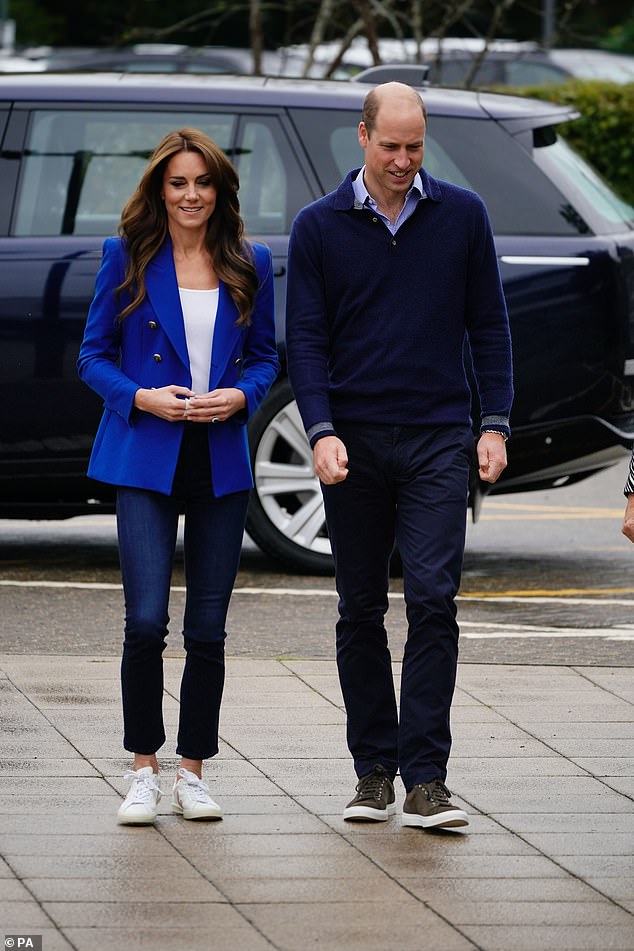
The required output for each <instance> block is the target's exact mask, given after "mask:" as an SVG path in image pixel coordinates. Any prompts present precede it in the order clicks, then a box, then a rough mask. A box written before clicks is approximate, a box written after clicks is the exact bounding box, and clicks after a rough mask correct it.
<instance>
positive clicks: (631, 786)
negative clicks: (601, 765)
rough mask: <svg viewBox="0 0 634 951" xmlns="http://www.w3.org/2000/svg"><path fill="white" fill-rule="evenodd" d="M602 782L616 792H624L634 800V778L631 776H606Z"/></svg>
mask: <svg viewBox="0 0 634 951" xmlns="http://www.w3.org/2000/svg"><path fill="white" fill-rule="evenodd" d="M602 782H604V783H605V785H606V786H608V787H609V788H610V789H614V790H615V792H619V793H622V794H623V795H624V796H627V797H628V798H629V799H630V800H632V801H633V802H634V778H633V777H631V776H609V777H608V776H604V777H603V778H602Z"/></svg>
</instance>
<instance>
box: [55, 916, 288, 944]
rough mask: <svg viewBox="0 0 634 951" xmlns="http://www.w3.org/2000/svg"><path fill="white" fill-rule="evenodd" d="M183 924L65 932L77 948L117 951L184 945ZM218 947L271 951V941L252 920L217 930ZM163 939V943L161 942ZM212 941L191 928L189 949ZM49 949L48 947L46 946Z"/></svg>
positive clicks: (208, 936) (204, 934)
mask: <svg viewBox="0 0 634 951" xmlns="http://www.w3.org/2000/svg"><path fill="white" fill-rule="evenodd" d="M183 930H184V929H183V925H182V924H180V925H176V926H174V927H171V928H165V927H164V928H161V929H160V931H157V930H156V929H154V928H147V929H146V930H145V931H140V932H137V931H134V930H133V929H131V928H130V927H129V926H122V927H121V928H100V929H99V930H98V931H96V930H95V929H94V928H67V929H66V930H65V934H67V936H68V940H69V941H72V944H73V947H74V948H75V949H76V951H113V948H120V947H123V946H125V948H126V951H157V948H158V947H163V948H180V947H182V946H183V940H184V939H183ZM213 941H214V944H215V948H217V949H218V951H220V948H231V951H271V944H270V942H269V941H267V939H266V938H264V937H263V936H262V935H260V934H258V932H257V930H256V929H255V928H253V927H251V926H250V925H249V924H248V923H243V922H241V923H240V924H238V925H236V926H235V927H232V928H225V930H224V931H222V932H221V933H217V932H214V938H213ZM159 942H160V944H159ZM214 944H210V933H209V929H208V928H202V929H196V928H189V927H188V928H187V933H186V947H187V951H210V948H211V949H213V951H215V948H214ZM46 951H48V948H47V949H46Z"/></svg>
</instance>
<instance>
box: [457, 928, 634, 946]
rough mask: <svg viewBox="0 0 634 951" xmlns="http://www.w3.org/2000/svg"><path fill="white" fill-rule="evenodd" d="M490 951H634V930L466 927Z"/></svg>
mask: <svg viewBox="0 0 634 951" xmlns="http://www.w3.org/2000/svg"><path fill="white" fill-rule="evenodd" d="M462 927H463V929H464V932H465V934H466V935H468V937H470V938H471V939H472V940H473V941H474V942H475V943H476V944H477V945H478V946H479V947H486V948H487V951H509V948H513V951H541V949H544V951H546V949H552V948H557V951H597V949H599V948H600V949H601V951H631V948H632V930H631V928H628V926H624V925H596V926H592V925H513V926H509V925H490V924H487V925H463V926H462Z"/></svg>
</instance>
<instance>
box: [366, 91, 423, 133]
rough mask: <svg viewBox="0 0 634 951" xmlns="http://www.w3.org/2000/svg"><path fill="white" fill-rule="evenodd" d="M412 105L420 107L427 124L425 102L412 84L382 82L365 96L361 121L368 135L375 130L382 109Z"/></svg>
mask: <svg viewBox="0 0 634 951" xmlns="http://www.w3.org/2000/svg"><path fill="white" fill-rule="evenodd" d="M412 105H414V106H415V107H416V108H417V109H420V112H421V115H422V117H423V120H424V122H425V124H426V123H427V110H426V109H425V103H424V102H423V100H422V98H421V97H420V96H419V94H418V93H417V92H416V90H415V89H413V88H412V87H411V86H407V85H406V84H405V83H396V82H394V83H381V84H380V85H379V86H375V87H374V88H373V89H371V90H370V92H369V93H368V94H367V96H366V97H365V101H364V103H363V114H362V116H361V121H362V122H363V124H364V125H365V128H366V131H367V133H368V136H370V135H371V134H372V132H373V131H374V126H375V125H376V120H377V116H378V114H379V110H380V109H389V108H390V107H392V108H397V109H398V108H403V106H412Z"/></svg>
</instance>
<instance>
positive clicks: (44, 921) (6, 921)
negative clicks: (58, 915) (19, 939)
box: [0, 899, 51, 934]
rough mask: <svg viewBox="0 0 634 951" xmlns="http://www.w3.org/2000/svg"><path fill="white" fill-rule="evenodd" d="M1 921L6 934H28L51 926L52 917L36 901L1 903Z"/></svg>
mask: <svg viewBox="0 0 634 951" xmlns="http://www.w3.org/2000/svg"><path fill="white" fill-rule="evenodd" d="M0 921H1V922H2V926H1V930H2V931H4V933H5V934H28V933H29V932H36V931H37V932H39V930H40V928H50V926H51V919H50V917H49V916H48V915H47V914H46V912H45V911H44V910H43V909H42V908H40V906H39V905H38V903H37V902H36V901H35V900H34V899H30V900H29V901H11V902H9V901H0ZM14 928H15V929H16V930H15V931H14V930H13V929H14Z"/></svg>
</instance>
